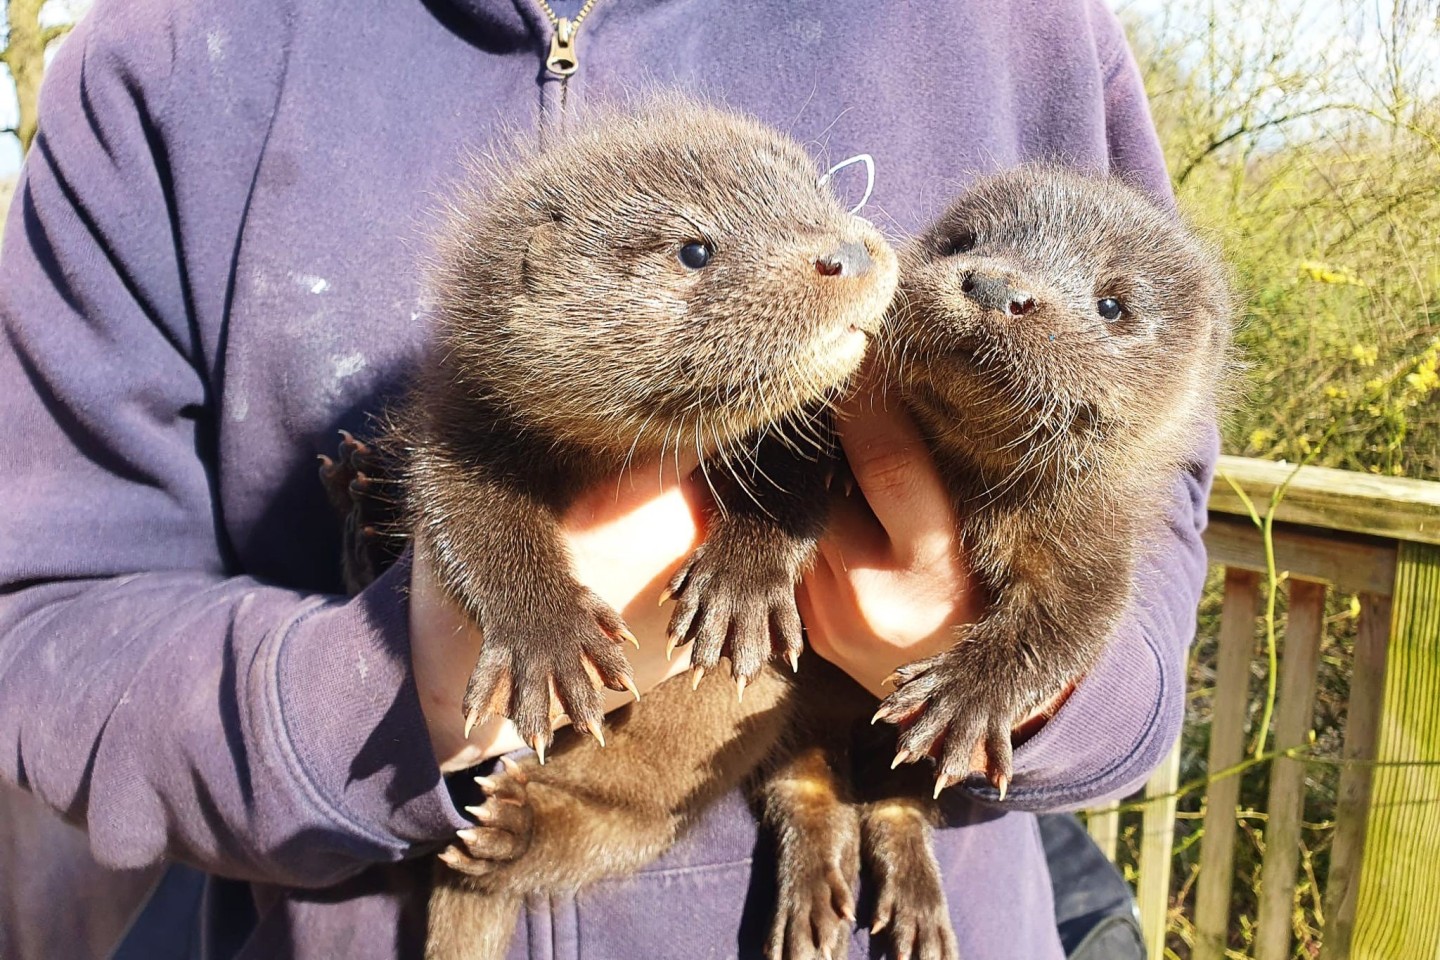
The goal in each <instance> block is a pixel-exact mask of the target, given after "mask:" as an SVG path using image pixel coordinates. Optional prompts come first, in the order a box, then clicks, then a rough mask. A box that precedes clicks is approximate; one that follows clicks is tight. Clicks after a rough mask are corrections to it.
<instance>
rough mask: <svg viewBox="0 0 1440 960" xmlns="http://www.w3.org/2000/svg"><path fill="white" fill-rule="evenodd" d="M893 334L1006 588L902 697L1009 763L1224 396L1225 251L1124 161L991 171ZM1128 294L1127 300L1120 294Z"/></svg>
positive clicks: (955, 741) (918, 728)
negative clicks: (1025, 721) (1141, 183)
mask: <svg viewBox="0 0 1440 960" xmlns="http://www.w3.org/2000/svg"><path fill="white" fill-rule="evenodd" d="M902 262H903V280H902V283H901V290H900V296H899V298H898V304H899V306H898V308H897V309H896V311H895V314H894V321H893V323H892V324H891V326H890V328H889V330H888V332H887V335H886V337H885V340H884V342H885V344H886V350H885V355H886V357H887V359H888V361H889V363H888V366H889V379H890V380H891V381H892V382H894V383H895V384H896V385H897V388H898V392H899V393H900V395H901V396H902V397H903V399H904V401H905V403H906V405H907V406H908V407H909V409H910V410H911V412H912V413H913V414H914V416H915V418H916V420H917V421H918V422H919V424H920V426H921V429H922V430H923V431H924V432H925V434H926V435H927V438H928V439H929V442H930V446H931V449H932V451H933V452H934V454H935V457H936V460H937V462H938V463H939V465H940V468H941V471H942V473H943V474H944V475H945V478H946V480H947V482H948V484H949V487H950V492H951V494H952V496H953V497H954V500H955V509H956V513H957V515H958V516H959V517H961V518H962V522H963V526H962V528H961V537H962V540H963V543H964V546H965V550H966V554H967V556H968V558H969V560H970V563H971V565H972V567H973V569H974V572H975V575H976V576H977V578H978V579H979V580H980V582H981V585H982V586H983V588H984V591H985V595H986V597H987V598H988V600H989V610H988V612H987V614H986V616H985V617H984V618H983V619H982V620H981V621H980V622H979V623H976V624H973V625H971V626H967V627H964V628H962V629H961V630H960V631H959V632H958V635H957V637H956V643H955V645H954V646H953V647H951V648H950V649H948V650H946V651H945V652H943V653H941V654H939V655H938V656H935V657H931V658H929V659H927V660H924V661H920V662H917V663H913V664H909V665H907V666H905V667H903V668H901V670H899V671H898V672H897V677H896V679H897V682H898V689H897V690H896V692H895V693H894V694H892V695H891V696H890V697H889V698H888V699H886V700H885V702H884V703H883V704H882V708H881V714H880V715H881V716H882V717H884V718H886V719H890V720H892V721H895V722H897V723H899V724H900V725H901V727H902V733H901V736H900V741H899V745H900V749H901V751H902V753H901V756H902V758H907V759H910V760H912V761H913V760H916V759H919V758H921V757H926V756H931V757H934V758H935V759H936V761H937V764H938V772H939V776H940V777H941V778H943V779H942V783H943V782H945V781H954V780H958V779H960V778H963V777H964V776H966V775H967V774H968V773H969V771H970V767H971V758H972V752H973V750H974V749H975V747H976V745H977V744H982V745H983V746H984V750H985V754H986V766H987V769H986V771H985V772H986V773H987V774H988V776H989V778H990V780H991V782H992V783H994V784H995V785H996V786H997V787H1000V788H1001V790H1002V791H1003V789H1004V788H1005V786H1006V784H1008V781H1009V777H1010V762H1011V761H1010V730H1011V728H1012V727H1014V726H1015V724H1016V723H1017V722H1018V721H1019V720H1021V719H1022V718H1023V717H1025V716H1026V715H1027V714H1028V713H1029V712H1031V711H1032V710H1034V709H1035V708H1037V707H1039V706H1041V705H1043V704H1044V703H1046V702H1047V701H1049V700H1050V699H1052V698H1053V697H1055V696H1056V695H1057V694H1058V693H1059V692H1060V691H1061V690H1062V689H1063V688H1064V687H1065V685H1066V684H1067V683H1069V682H1070V681H1072V680H1075V679H1077V678H1079V677H1081V676H1083V675H1084V674H1085V673H1086V672H1087V671H1088V670H1090V669H1091V668H1092V667H1093V666H1094V665H1095V663H1096V661H1097V660H1098V659H1099V656H1100V653H1101V651H1102V650H1103V648H1104V645H1105V643H1106V641H1107V640H1108V638H1109V636H1110V634H1111V632H1112V631H1113V629H1114V627H1115V624H1116V622H1117V620H1118V619H1119V617H1120V614H1121V612H1122V611H1123V609H1124V608H1125V605H1126V603H1127V602H1128V600H1129V590H1130V583H1131V579H1132V572H1133V569H1134V565H1135V561H1136V559H1137V557H1138V556H1139V554H1140V552H1141V551H1142V550H1143V549H1145V545H1146V542H1147V539H1148V538H1149V537H1150V536H1151V535H1152V531H1153V530H1154V528H1155V527H1156V526H1157V525H1158V524H1159V522H1160V521H1161V519H1162V518H1163V517H1164V516H1165V514H1166V508H1167V500H1168V497H1169V496H1170V495H1171V491H1172V489H1173V486H1174V482H1175V477H1176V475H1177V474H1178V473H1179V472H1180V470H1181V469H1182V468H1184V467H1185V466H1187V465H1188V460H1189V458H1191V457H1193V456H1194V455H1195V452H1196V451H1197V450H1199V449H1200V442H1201V434H1202V431H1203V430H1204V429H1205V426H1206V424H1208V423H1209V422H1211V420H1212V418H1213V417H1214V414H1215V410H1214V406H1215V397H1216V393H1217V389H1218V388H1219V386H1220V384H1221V383H1222V382H1223V379H1224V375H1225V371H1226V365H1227V362H1228V358H1229V346H1230V302H1229V296H1228V286H1227V283H1226V278H1225V274H1224V272H1223V270H1222V269H1221V266H1220V259H1219V257H1218V256H1217V255H1216V254H1215V252H1214V251H1213V250H1210V249H1208V248H1207V247H1206V246H1204V245H1203V244H1201V243H1200V242H1199V241H1198V240H1197V239H1196V238H1195V237H1193V236H1192V235H1191V234H1190V233H1188V232H1187V231H1186V230H1185V229H1184V227H1183V226H1182V225H1181V224H1180V223H1179V222H1178V221H1177V220H1176V219H1175V218H1174V217H1173V216H1172V215H1171V214H1170V213H1168V212H1166V211H1163V210H1161V209H1160V208H1158V207H1157V206H1155V205H1154V204H1153V203H1152V202H1150V201H1149V200H1147V199H1146V198H1144V197H1142V196H1141V195H1140V194H1138V193H1136V192H1135V191H1133V190H1131V189H1130V188H1128V187H1126V186H1124V185H1123V184H1121V183H1119V182H1117V181H1107V180H1101V179H1097V178H1093V177H1085V176H1081V175H1079V174H1076V173H1073V172H1067V171H1064V170H1061V169H1058V168H1045V167H1032V168H1022V169H1020V170H1016V171H1012V172H1009V173H1005V174H1001V175H998V176H994V177H991V178H988V179H986V180H983V181H981V182H980V183H979V184H977V185H976V186H975V187H974V188H973V189H972V190H971V191H969V192H968V193H966V194H965V195H964V196H963V197H961V198H960V199H959V200H958V201H957V202H956V203H955V204H954V205H953V206H952V207H951V208H950V209H949V210H948V211H947V212H946V213H945V215H944V216H943V217H941V218H940V220H939V221H938V222H937V223H936V224H935V225H934V226H933V227H931V228H930V229H929V230H928V231H926V232H925V233H924V234H923V235H922V236H921V237H919V238H918V239H917V240H916V241H915V242H914V243H912V244H911V245H910V246H909V248H908V249H907V250H906V251H905V253H904V256H903V259H902ZM1110 299H1113V300H1115V301H1118V303H1119V304H1121V305H1122V306H1123V313H1122V314H1121V315H1120V316H1119V318H1118V319H1116V320H1113V321H1111V320H1106V319H1103V318H1102V317H1101V316H1100V315H1099V313H1098V312H1097V305H1098V304H1099V302H1100V301H1102V300H1110Z"/></svg>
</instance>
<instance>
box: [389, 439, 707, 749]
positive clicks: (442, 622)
mask: <svg viewBox="0 0 1440 960" xmlns="http://www.w3.org/2000/svg"><path fill="white" fill-rule="evenodd" d="M683 468H684V465H683V464H682V469H683ZM686 472H688V470H687V471H686ZM667 474H668V476H669V479H663V480H662V472H661V469H660V467H659V466H658V465H654V466H652V467H651V468H648V469H647V468H643V467H640V466H636V467H634V468H632V470H631V471H630V472H628V473H627V474H626V475H625V476H624V477H622V478H621V479H619V480H616V481H609V482H607V483H604V484H601V485H600V486H599V487H597V488H595V489H594V490H591V491H589V492H587V493H586V494H585V495H583V496H582V497H581V498H580V499H579V500H578V501H577V502H576V504H575V505H574V506H573V507H572V508H571V510H570V511H569V512H568V513H567V514H566V515H565V516H564V517H563V518H562V524H561V525H562V530H563V534H564V536H565V539H566V542H567V545H568V546H569V549H570V553H571V556H572V559H573V560H574V564H575V566H574V570H575V575H576V578H577V579H578V580H579V581H580V582H581V583H583V584H585V585H586V586H587V587H589V588H590V589H591V590H594V591H595V592H596V593H597V594H599V595H600V597H601V598H602V599H603V600H605V601H606V602H607V603H609V604H610V605H611V606H612V607H614V608H615V609H616V610H617V611H618V612H619V613H620V615H621V616H622V617H624V618H625V622H626V624H627V625H628V626H629V627H630V629H631V631H632V632H633V633H634V634H635V636H636V637H637V638H638V639H639V641H640V649H639V650H638V651H629V650H627V653H630V663H631V666H632V667H633V668H634V679H635V684H636V686H637V688H638V689H639V690H640V691H641V693H642V694H643V693H644V692H645V691H646V690H649V689H650V688H652V687H654V686H655V685H656V684H658V683H660V682H661V681H662V680H665V679H666V678H668V677H670V676H673V675H675V674H677V673H681V672H683V671H685V670H687V669H688V668H689V665H690V657H689V653H688V649H687V650H682V651H678V652H677V653H676V655H675V658H674V661H673V662H667V661H666V660H665V637H666V628H667V627H668V625H669V618H670V611H669V610H668V609H662V608H661V607H660V605H659V603H658V600H659V596H660V591H661V589H662V588H663V587H664V586H665V584H666V583H668V582H669V580H670V577H671V576H672V575H673V574H674V573H675V571H676V570H677V569H678V568H679V566H680V563H681V561H682V560H684V559H685V558H686V557H688V556H689V555H690V553H691V552H692V551H693V550H694V549H695V547H696V546H698V544H699V542H700V537H701V529H702V525H701V524H702V521H701V517H702V516H703V513H702V510H703V507H704V502H705V501H704V497H705V493H704V491H703V489H702V484H701V483H699V482H697V481H696V480H694V479H691V480H686V481H684V482H679V483H677V482H675V480H674V479H673V477H674V471H673V468H672V469H671V470H670V471H667ZM413 564H414V565H413V567H412V569H411V574H410V650H411V661H412V664H413V667H414V673H415V682H416V686H417V687H418V688H419V693H420V706H421V709H422V711H423V712H424V715H425V722H426V726H427V727H428V729H429V732H430V740H431V744H432V745H433V746H434V748H435V756H436V759H437V760H438V761H439V762H440V769H441V770H442V771H445V772H450V771H453V770H463V769H465V768H466V767H471V766H474V765H475V764H476V763H479V762H480V761H481V760H484V759H486V758H489V757H494V756H498V755H500V754H502V753H508V752H509V751H511V750H518V749H520V748H521V747H522V746H524V744H523V743H522V742H521V740H520V736H519V734H518V733H517V732H516V731H515V728H514V725H513V724H511V723H510V721H508V720H505V719H503V718H496V717H491V718H488V719H486V720H485V721H484V722H483V723H481V724H479V725H477V726H476V728H475V729H474V730H472V731H471V733H470V737H469V739H468V740H467V739H466V737H465V720H464V717H463V715H462V712H461V709H460V701H461V698H462V696H463V695H464V692H465V684H466V683H467V682H468V680H469V677H470V672H471V670H472V669H473V668H474V666H475V660H476V658H477V657H478V656H479V653H480V643H481V637H480V631H479V630H478V629H476V628H474V627H473V626H472V625H471V624H470V623H469V621H468V620H467V619H466V618H465V617H464V616H463V615H462V614H461V613H460V612H459V611H458V610H456V609H455V608H454V607H452V606H451V605H450V603H449V601H447V600H446V599H445V598H444V596H443V595H442V594H441V592H440V589H439V586H438V584H437V583H436V582H435V578H434V574H433V573H432V571H431V570H430V569H429V567H428V565H427V563H426V561H425V552H424V551H420V550H417V551H415V552H414V561H413ZM603 692H604V694H605V709H606V710H607V711H609V710H613V709H615V708H616V707H619V706H623V705H624V704H626V703H629V702H631V700H632V697H631V696H630V695H629V694H627V693H615V692H613V691H610V690H605V691H603Z"/></svg>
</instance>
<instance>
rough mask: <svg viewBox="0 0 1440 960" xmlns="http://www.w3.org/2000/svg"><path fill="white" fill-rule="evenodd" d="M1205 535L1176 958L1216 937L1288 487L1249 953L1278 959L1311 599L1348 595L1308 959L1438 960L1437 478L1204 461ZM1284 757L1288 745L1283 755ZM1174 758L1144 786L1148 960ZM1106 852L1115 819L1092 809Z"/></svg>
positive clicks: (1297, 816) (1314, 605)
mask: <svg viewBox="0 0 1440 960" xmlns="http://www.w3.org/2000/svg"><path fill="white" fill-rule="evenodd" d="M1220 472H1221V476H1220V477H1219V478H1217V480H1216V482H1215V485H1214V488H1213V490H1212V491H1211V494H1210V528H1209V531H1208V532H1207V534H1206V537H1205V539H1206V543H1207V544H1208V545H1209V548H1210V562H1211V563H1212V564H1214V565H1216V566H1219V567H1223V568H1224V570H1225V587H1224V605H1223V608H1222V613H1221V624H1220V636H1219V651H1218V662H1217V665H1216V676H1215V691H1214V699H1213V705H1214V713H1213V721H1212V725H1211V730H1210V753H1209V759H1208V764H1207V767H1206V769H1207V771H1208V775H1209V777H1210V781H1209V783H1208V786H1207V792H1206V803H1205V814H1204V833H1203V835H1202V837H1201V839H1200V861H1199V872H1198V874H1197V875H1196V881H1195V887H1194V895H1195V901H1194V902H1195V909H1194V915H1193V918H1192V919H1193V921H1194V928H1195V942H1194V946H1193V949H1192V953H1191V956H1192V958H1193V960H1222V958H1223V957H1225V956H1226V952H1225V951H1226V948H1227V945H1228V944H1229V943H1230V931H1231V924H1232V922H1233V920H1232V917H1231V916H1230V902H1231V889H1232V883H1233V881H1234V873H1235V871H1234V852H1235V842H1236V832H1237V831H1236V825H1237V817H1238V814H1239V808H1238V799H1239V790H1240V777H1239V776H1238V770H1236V768H1237V766H1239V765H1241V764H1242V762H1243V761H1244V759H1245V758H1244V748H1245V731H1244V729H1243V725H1244V721H1245V716H1246V706H1247V701H1248V696H1249V693H1248V686H1249V683H1248V681H1249V676H1250V664H1251V660H1252V655H1253V653H1254V637H1255V631H1256V618H1257V616H1259V615H1260V608H1261V604H1262V603H1263V600H1264V596H1265V588H1266V584H1267V583H1268V577H1267V575H1266V570H1267V561H1266V544H1265V538H1264V537H1263V536H1262V535H1261V532H1260V530H1259V529H1257V527H1256V526H1255V524H1254V522H1253V521H1252V519H1251V516H1250V509H1249V507H1248V506H1247V505H1246V503H1245V501H1244V499H1243V498H1242V497H1240V496H1238V495H1237V494H1236V493H1235V491H1234V489H1233V488H1232V486H1231V484H1230V483H1229V482H1227V480H1226V479H1225V478H1226V477H1228V478H1229V481H1233V482H1234V484H1235V485H1236V486H1238V487H1239V488H1240V489H1241V490H1243V491H1244V492H1245V493H1246V494H1247V495H1248V497H1249V498H1250V500H1251V501H1252V502H1253V504H1254V506H1255V507H1256V509H1257V510H1258V511H1260V513H1261V514H1262V516H1263V515H1264V513H1265V512H1266V508H1267V506H1268V505H1269V501H1270V498H1271V493H1272V492H1273V491H1275V490H1276V489H1277V488H1279V487H1280V486H1281V485H1282V484H1285V483H1286V482H1287V481H1289V486H1288V487H1287V488H1286V489H1285V491H1284V495H1283V497H1282V498H1281V499H1280V501H1279V503H1278V505H1277V506H1276V508H1275V510H1274V524H1273V531H1272V536H1271V538H1270V541H1271V544H1272V545H1273V550H1274V561H1275V564H1274V565H1275V568H1276V569H1277V570H1278V571H1280V572H1281V573H1282V574H1288V575H1286V576H1284V577H1283V582H1282V584H1281V587H1280V589H1283V590H1285V591H1286V592H1287V594H1288V596H1287V600H1288V616H1287V618H1286V621H1287V622H1286V629H1285V631H1284V635H1283V640H1282V642H1281V644H1280V648H1281V651H1282V657H1281V660H1280V668H1279V678H1278V681H1279V682H1278V693H1277V697H1276V707H1275V716H1274V724H1273V727H1272V729H1271V738H1270V746H1269V750H1270V751H1271V752H1275V753H1277V754H1278V755H1277V756H1276V757H1275V759H1273V760H1272V761H1271V762H1272V763H1273V767H1272V769H1271V771H1270V778H1269V781H1270V792H1269V797H1268V800H1267V803H1266V808H1265V812H1266V824H1265V853H1264V860H1263V863H1262V866H1261V874H1260V891H1259V912H1258V917H1257V918H1256V921H1255V928H1254V937H1253V941H1252V946H1251V954H1250V955H1251V956H1253V957H1254V958H1255V960H1288V958H1290V957H1291V956H1292V945H1291V936H1292V916H1293V913H1294V897H1295V891H1296V871H1297V868H1298V860H1299V851H1300V841H1301V825H1302V824H1301V814H1302V810H1303V804H1304V800H1305V761H1304V759H1303V757H1299V756H1298V754H1299V753H1300V752H1301V751H1303V750H1304V748H1305V747H1306V746H1307V744H1308V742H1309V737H1310V733H1311V723H1312V721H1311V717H1312V714H1313V710H1314V704H1315V678H1316V669H1317V666H1318V665H1319V654H1320V644H1321V639H1322V635H1323V631H1324V624H1325V616H1324V610H1325V595H1326V591H1327V590H1331V589H1333V590H1338V591H1341V592H1343V593H1346V594H1354V595H1357V596H1358V597H1359V611H1360V612H1359V622H1358V624H1357V631H1358V635H1357V638H1356V643H1355V654H1354V663H1353V664H1351V665H1350V669H1351V676H1352V679H1351V685H1350V694H1349V702H1348V704H1347V707H1346V719H1345V730H1344V746H1343V748H1342V756H1341V763H1342V767H1341V774H1340V785H1339V794H1338V797H1337V803H1336V809H1335V832H1334V835H1333V840H1332V847H1331V855H1330V870H1329V874H1328V876H1327V877H1325V878H1324V881H1323V898H1322V901H1321V903H1322V908H1323V909H1322V912H1323V915H1324V918H1325V929H1324V931H1323V947H1322V949H1321V952H1320V955H1319V956H1320V960H1341V958H1353V960H1411V958H1414V960H1440V483H1427V482H1423V481H1417V480H1402V479H1390V478H1384V477H1375V476H1369V475H1365V474H1355V473H1350V472H1347V471H1341V470H1329V469H1324V468H1319V467H1303V468H1300V469H1299V470H1298V471H1296V469H1295V468H1294V467H1293V466H1289V465H1285V464H1277V463H1270V462H1266V461H1258V460H1247V459H1243V458H1239V457H1222V458H1221V463H1220ZM1287 751H1288V752H1289V753H1288V755H1287ZM1179 768H1180V755H1179V748H1178V746H1177V748H1176V750H1175V751H1174V752H1173V753H1172V754H1171V755H1170V757H1169V759H1168V760H1167V761H1166V762H1165V763H1164V764H1163V765H1162V766H1161V768H1160V769H1159V770H1158V771H1157V772H1156V773H1155V775H1154V777H1152V778H1151V781H1150V784H1149V786H1148V787H1147V788H1146V795H1147V797H1149V798H1151V799H1149V800H1148V801H1147V802H1146V805H1145V808H1144V813H1143V820H1144V826H1143V832H1142V838H1141V850H1140V866H1139V881H1138V884H1137V891H1136V892H1137V896H1138V898H1139V901H1140V912H1141V919H1142V922H1143V925H1144V927H1145V936H1146V941H1147V943H1148V944H1149V949H1150V956H1151V958H1152V960H1162V958H1163V957H1164V955H1165V954H1164V943H1165V933H1166V927H1167V918H1168V913H1169V906H1170V889H1171V882H1170V881H1171V865H1172V853H1173V847H1174V840H1175V825H1176V819H1175V814H1176V804H1177V797H1176V791H1177V789H1178V786H1179V783H1178V781H1179ZM1089 823H1090V831H1091V834H1092V835H1093V836H1095V838H1096V839H1097V840H1098V841H1099V842H1100V844H1101V846H1102V847H1104V848H1105V849H1106V850H1107V852H1109V853H1110V854H1111V856H1112V858H1113V856H1114V853H1115V849H1116V842H1117V834H1118V829H1119V815H1118V813H1117V812H1116V811H1115V810H1114V809H1113V808H1112V809H1109V810H1101V811H1095V812H1092V813H1091V815H1090V818H1089Z"/></svg>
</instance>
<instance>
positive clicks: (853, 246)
mask: <svg viewBox="0 0 1440 960" xmlns="http://www.w3.org/2000/svg"><path fill="white" fill-rule="evenodd" d="M870 264H871V260H870V251H869V250H867V249H865V244H863V243H857V242H855V241H853V240H852V241H849V242H847V243H842V244H840V246H838V247H836V248H835V249H834V250H832V251H831V252H830V253H827V254H825V256H823V257H819V258H817V259H816V261H815V269H816V270H817V271H819V272H820V274H821V275H822V276H826V277H863V276H864V275H865V274H867V273H869V272H870Z"/></svg>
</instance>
